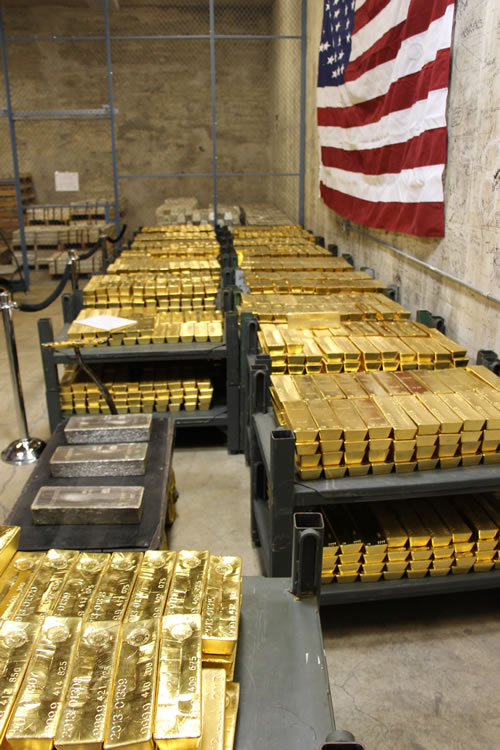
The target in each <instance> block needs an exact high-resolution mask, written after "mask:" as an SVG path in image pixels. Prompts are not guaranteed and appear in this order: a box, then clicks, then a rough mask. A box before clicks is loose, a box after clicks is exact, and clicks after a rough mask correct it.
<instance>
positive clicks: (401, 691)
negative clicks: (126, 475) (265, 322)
mask: <svg viewBox="0 0 500 750" xmlns="http://www.w3.org/2000/svg"><path fill="white" fill-rule="evenodd" d="M34 282H35V283H34V284H33V286H32V290H31V292H30V294H29V299H30V301H35V300H40V299H43V298H44V297H45V296H46V295H47V294H48V292H49V291H50V289H51V288H52V286H53V282H52V281H50V280H49V279H48V277H47V275H46V274H45V273H43V272H40V273H37V274H35V279H34ZM43 314H44V315H46V316H48V317H51V318H52V320H53V322H54V330H55V331H58V330H59V328H60V326H61V315H60V302H56V303H54V304H53V305H52V307H51V308H49V309H48V310H47V311H46V312H45V313H43ZM36 321H37V314H27V313H19V312H16V313H14V323H15V330H16V334H17V342H18V350H19V359H20V363H21V372H22V381H23V386H24V392H25V397H26V404H27V412H28V420H29V424H30V429H31V433H32V435H35V436H36V437H40V438H44V439H47V438H48V437H49V428H48V423H47V418H46V409H45V396H44V390H43V378H42V374H41V372H42V369H41V361H40V354H39V347H38V336H37V330H36ZM1 335H2V343H1V345H0V351H1V354H0V387H1V388H2V390H3V392H4V408H3V410H2V413H1V414H0V436H1V443H2V444H1V446H0V447H1V448H3V447H4V446H5V445H7V444H8V442H10V441H11V440H13V439H15V438H16V437H19V434H18V430H17V427H16V423H15V415H14V413H13V409H12V400H11V387H10V382H9V379H8V369H7V362H6V355H5V344H4V341H3V334H1ZM195 440H196V441H197V442H198V443H199V442H200V441H202V440H203V433H202V432H200V433H199V435H196V436H195ZM183 442H184V441H183ZM174 468H175V473H176V479H177V486H178V489H179V493H180V497H179V502H178V518H177V520H176V522H175V524H174V526H173V529H172V532H171V534H170V546H171V547H172V548H173V549H182V548H184V549H197V548H198V549H199V548H208V549H209V550H210V551H211V552H214V553H224V554H239V555H241V557H242V558H243V572H244V574H245V575H259V574H260V567H259V560H258V555H257V553H256V551H255V550H254V549H252V546H251V542H250V533H249V512H248V510H249V472H248V469H247V467H246V466H245V462H244V459H243V457H242V456H230V455H228V454H227V452H226V450H225V448H224V447H222V446H217V445H211V446H210V447H180V448H177V449H176V452H175V457H174ZM30 472H31V468H29V467H27V468H22V467H21V468H12V467H9V466H7V465H6V464H3V463H1V462H0V523H1V521H2V520H3V518H5V516H6V514H7V513H8V511H9V508H10V507H11V506H12V504H13V503H14V502H15V500H16V498H17V496H18V494H19V492H20V490H21V489H22V487H23V485H24V483H25V482H26V480H27V478H28V476H29V474H30ZM499 613H500V597H499V596H498V593H497V592H496V591H492V592H477V593H474V594H470V595H466V596H465V595H454V596H446V597H444V596H443V597H429V598H425V599H424V598H421V599H415V600H403V601H400V602H398V601H394V602H380V603H371V604H364V605H356V606H339V607H334V606H331V607H325V608H323V609H322V611H321V619H322V623H323V634H324V643H325V651H326V655H327V660H328V667H329V673H330V683H331V689H332V696H333V704H334V709H335V713H336V718H337V724H338V726H339V727H341V728H345V729H350V730H351V731H352V732H353V733H354V734H355V735H356V739H357V740H358V741H359V742H362V743H364V744H365V746H366V750H499V748H500V712H499V711H498V695H499V694H500V619H499ZM283 679H286V665H283ZM265 750H281V748H276V749H274V748H273V749H271V748H269V749H267V748H266V749H265Z"/></svg>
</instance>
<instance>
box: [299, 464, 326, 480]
mask: <svg viewBox="0 0 500 750" xmlns="http://www.w3.org/2000/svg"><path fill="white" fill-rule="evenodd" d="M297 472H298V474H299V477H300V479H306V480H310V479H319V478H320V476H321V472H322V467H321V466H320V467H319V468H317V469H301V468H300V467H297Z"/></svg>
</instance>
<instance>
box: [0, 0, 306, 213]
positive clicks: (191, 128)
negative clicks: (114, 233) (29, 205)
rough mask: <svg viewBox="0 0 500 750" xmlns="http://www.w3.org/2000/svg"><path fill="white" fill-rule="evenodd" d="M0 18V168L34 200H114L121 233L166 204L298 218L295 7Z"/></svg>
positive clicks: (56, 9)
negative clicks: (0, 61) (2, 78)
mask: <svg viewBox="0 0 500 750" xmlns="http://www.w3.org/2000/svg"><path fill="white" fill-rule="evenodd" d="M0 7H1V14H2V18H1V20H2V34H3V39H4V41H5V45H4V46H5V49H4V52H5V57H4V59H5V61H6V63H7V66H8V72H9V79H10V93H11V104H12V107H11V110H10V111H7V108H6V103H7V102H6V96H5V87H4V88H3V90H2V91H0V106H1V107H2V112H3V114H4V115H6V116H5V119H4V120H3V121H1V120H0V149H1V153H2V155H3V157H4V161H3V163H4V171H6V172H7V171H8V172H9V174H8V175H7V174H6V175H5V176H6V177H7V176H10V175H11V173H14V172H15V171H16V170H15V167H16V166H17V169H18V172H19V173H20V174H22V173H27V174H32V175H33V179H34V182H35V187H36V197H37V200H38V201H43V202H59V203H69V202H72V201H75V200H78V199H82V200H86V199H88V198H90V197H91V198H96V197H97V198H101V197H106V198H109V199H112V198H119V200H120V203H122V205H127V210H128V211H129V215H128V216H127V221H128V223H129V224H131V226H132V227H135V226H136V225H138V224H142V223H145V222H151V221H153V220H154V217H155V209H156V207H157V205H158V204H160V203H161V201H162V200H165V199H166V198H169V197H175V196H176V195H187V196H194V197H195V198H196V200H197V202H198V205H199V207H200V208H203V209H207V210H209V209H210V206H212V205H213V203H214V202H217V203H219V202H220V203H221V204H224V205H225V206H226V207H227V206H233V207H234V206H235V205H238V206H239V205H243V204H244V203H247V204H248V203H254V204H255V203H256V202H260V203H261V204H262V203H265V202H267V203H269V205H270V206H274V207H275V208H276V209H277V210H281V211H282V212H283V213H284V214H286V215H287V216H289V217H290V220H292V221H300V220H301V216H300V207H301V199H300V190H301V184H302V181H303V174H302V172H303V160H302V159H301V150H303V137H304V132H303V127H301V122H302V124H303V112H304V102H303V101H302V96H303V93H302V91H303V89H302V87H301V82H302V80H303V75H304V53H305V46H304V40H303V37H302V31H303V30H302V25H301V24H302V17H303V9H304V7H305V0H119V2H117V0H102V2H101V0H93V1H92V2H88V3H82V2H80V0H58V1H57V2H56V0H52V1H51V2H48V1H47V0H2V2H1V3H0ZM9 125H10V130H9ZM12 131H13V132H15V137H16V144H17V152H18V164H17V165H15V164H13V163H12V169H10V164H11V162H12V159H11V156H10V154H11V149H10V141H11V132H12ZM56 170H59V171H70V172H77V173H78V176H79V191H78V193H73V194H72V193H64V192H63V193H61V192H58V191H56V190H55V186H54V172H55V171H56ZM12 176H13V175H12ZM122 199H123V200H122ZM115 208H117V209H118V205H117V206H115ZM223 213H224V212H223ZM229 213H231V216H232V217H233V218H234V219H235V217H236V212H235V210H231V211H230V212H229ZM212 214H213V212H212ZM116 215H117V216H119V210H117V211H116ZM233 218H231V221H233ZM213 220H215V216H213Z"/></svg>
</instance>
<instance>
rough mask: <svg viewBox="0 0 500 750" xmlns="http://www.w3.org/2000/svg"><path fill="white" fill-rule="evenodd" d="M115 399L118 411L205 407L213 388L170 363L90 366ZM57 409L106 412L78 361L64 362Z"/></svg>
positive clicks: (134, 411)
mask: <svg viewBox="0 0 500 750" xmlns="http://www.w3.org/2000/svg"><path fill="white" fill-rule="evenodd" d="M93 369H94V371H95V372H96V374H97V375H98V377H100V379H101V380H102V381H103V382H104V384H105V385H106V387H107V389H108V390H109V392H110V394H111V397H112V399H113V401H114V403H115V406H116V410H117V412H118V414H128V413H130V414H139V413H141V412H153V411H157V412H165V411H167V410H168V411H179V410H180V409H181V408H182V407H184V409H185V410H186V411H195V410H196V409H200V410H202V411H208V409H210V406H211V403H212V397H213V393H214V389H213V386H212V383H211V381H210V380H209V379H208V378H199V377H198V378H197V377H189V373H188V371H187V370H186V371H184V374H182V370H180V369H175V368H172V367H165V366H163V367H142V366H141V365H139V364H136V365H133V364H131V365H119V366H116V367H115V366H109V365H106V366H102V365H101V366H94V368H93ZM59 397H60V402H61V410H62V413H63V414H64V415H69V414H100V413H102V414H108V413H109V406H108V405H107V404H106V402H105V400H104V398H103V397H102V395H101V393H100V391H99V389H98V388H97V385H96V384H95V383H94V382H93V381H92V380H90V378H89V377H88V375H87V374H86V373H85V372H83V370H81V368H80V367H79V366H78V365H66V367H65V370H64V373H63V376H62V377H61V380H60V382H59Z"/></svg>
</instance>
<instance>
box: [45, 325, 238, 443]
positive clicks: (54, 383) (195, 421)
mask: <svg viewBox="0 0 500 750" xmlns="http://www.w3.org/2000/svg"><path fill="white" fill-rule="evenodd" d="M67 330H68V324H66V325H65V326H64V327H63V329H62V331H61V332H60V334H59V335H58V336H57V338H56V339H54V334H53V329H52V323H51V321H50V320H49V319H48V318H42V319H40V320H39V322H38V334H39V340H40V346H41V356H42V365H43V374H44V381H45V396H46V400H47V412H48V416H49V425H50V429H51V430H54V429H55V427H56V425H57V424H58V423H59V422H60V421H61V419H62V416H63V415H62V412H61V407H60V402H59V377H58V372H57V366H58V365H62V364H73V363H74V362H75V354H74V352H73V350H72V349H52V348H45V347H43V346H42V345H43V344H48V343H52V342H54V341H63V340H66V338H67V337H66V333H67ZM83 356H84V359H85V361H86V362H87V363H88V364H89V365H90V366H92V365H93V364H94V365H95V364H104V363H109V364H113V363H114V364H125V363H127V362H131V361H133V362H143V363H152V362H155V363H157V364H163V363H166V362H169V363H172V362H181V363H182V362H195V361H198V362H201V361H204V362H207V363H210V362H225V363H226V379H225V394H224V396H223V397H222V398H221V399H220V400H219V401H217V400H216V401H215V403H214V404H213V405H212V407H211V408H210V409H208V410H206V411H200V410H198V411H182V410H181V411H178V412H166V413H165V415H170V416H175V423H176V425H177V427H203V426H212V427H222V428H225V429H226V430H227V446H228V450H229V451H230V452H232V453H237V452H238V451H239V362H238V356H239V347H238V331H237V320H236V313H234V312H231V311H230V312H227V313H226V314H225V321H224V341H223V342H222V343H220V344H216V343H212V342H207V343H196V342H194V343H190V344H187V343H178V344H150V345H146V346H140V345H135V346H119V347H113V346H95V347H89V348H88V349H85V350H84V352H83ZM155 416H156V417H157V418H161V416H162V415H160V414H157V415H155Z"/></svg>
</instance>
